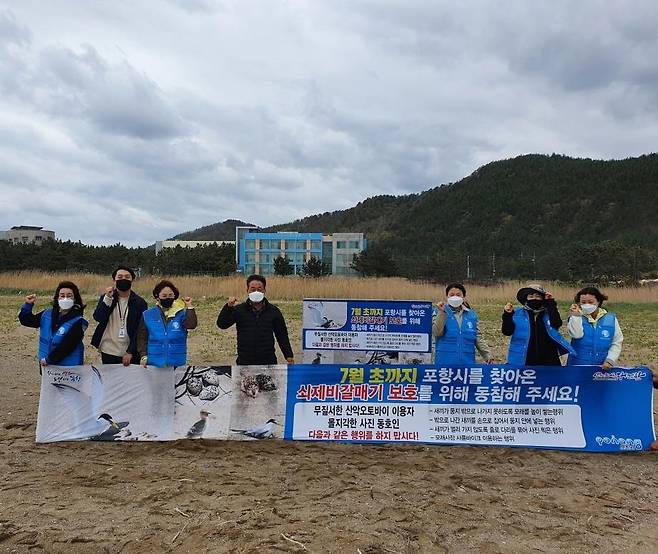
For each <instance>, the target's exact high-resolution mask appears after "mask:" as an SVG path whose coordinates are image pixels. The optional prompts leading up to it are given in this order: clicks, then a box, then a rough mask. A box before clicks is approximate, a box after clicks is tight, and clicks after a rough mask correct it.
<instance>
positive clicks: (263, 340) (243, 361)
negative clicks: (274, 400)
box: [217, 275, 295, 365]
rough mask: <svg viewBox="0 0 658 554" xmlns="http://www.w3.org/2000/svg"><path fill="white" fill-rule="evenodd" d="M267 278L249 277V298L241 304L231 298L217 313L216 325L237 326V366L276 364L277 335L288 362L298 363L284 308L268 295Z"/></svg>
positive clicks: (222, 327)
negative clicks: (275, 344) (268, 298)
mask: <svg viewBox="0 0 658 554" xmlns="http://www.w3.org/2000/svg"><path fill="white" fill-rule="evenodd" d="M266 285H267V281H266V280H265V277H263V276H262V275H250V276H249V277H247V300H246V301H245V302H242V303H241V304H238V303H237V302H238V301H237V299H236V298H234V297H230V298H229V299H228V302H227V303H226V304H225V305H224V307H223V308H222V310H221V311H220V312H219V316H217V327H219V328H220V329H228V328H229V327H231V326H232V325H235V326H236V329H237V337H238V357H237V360H236V363H237V364H238V365H274V364H276V363H277V360H276V352H275V351H274V337H276V340H277V342H278V343H279V348H281V352H283V356H284V357H285V359H286V362H288V363H289V364H293V363H295V359H294V355H293V351H292V347H291V346H290V339H289V338H288V329H287V328H286V322H285V320H284V319H283V314H282V313H281V310H279V308H277V307H276V306H275V305H274V304H270V302H268V300H267V298H265V293H266V290H265V287H266Z"/></svg>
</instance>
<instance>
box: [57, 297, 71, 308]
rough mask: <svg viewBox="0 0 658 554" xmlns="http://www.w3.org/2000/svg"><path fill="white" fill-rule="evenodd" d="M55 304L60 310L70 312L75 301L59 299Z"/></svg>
mask: <svg viewBox="0 0 658 554" xmlns="http://www.w3.org/2000/svg"><path fill="white" fill-rule="evenodd" d="M57 303H58V304H59V309H60V310H70V309H71V308H72V307H73V304H75V300H73V298H59V299H58V300H57Z"/></svg>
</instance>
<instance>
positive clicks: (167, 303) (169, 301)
mask: <svg viewBox="0 0 658 554" xmlns="http://www.w3.org/2000/svg"><path fill="white" fill-rule="evenodd" d="M158 300H159V301H160V306H162V307H163V308H164V309H165V310H168V309H169V308H171V307H172V306H173V305H174V299H173V298H159V299H158Z"/></svg>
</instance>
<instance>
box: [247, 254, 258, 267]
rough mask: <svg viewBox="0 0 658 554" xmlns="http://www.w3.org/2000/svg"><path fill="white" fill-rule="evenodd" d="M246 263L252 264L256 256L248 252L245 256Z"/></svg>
mask: <svg viewBox="0 0 658 554" xmlns="http://www.w3.org/2000/svg"><path fill="white" fill-rule="evenodd" d="M246 262H247V263H248V264H253V263H255V262H256V254H255V253H253V252H248V253H247V255H246Z"/></svg>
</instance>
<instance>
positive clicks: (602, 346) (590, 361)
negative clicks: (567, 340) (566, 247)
mask: <svg viewBox="0 0 658 554" xmlns="http://www.w3.org/2000/svg"><path fill="white" fill-rule="evenodd" d="M607 299H608V297H607V296H606V295H605V294H603V293H602V292H601V291H600V290H599V289H597V288H596V287H585V288H583V289H581V290H579V291H578V292H577V293H576V296H575V297H574V301H575V304H572V305H571V309H570V310H569V319H568V321H567V329H568V330H569V336H570V337H571V346H572V348H573V349H574V350H575V351H576V352H575V353H574V354H572V355H570V356H569V362H568V364H569V365H599V366H601V367H602V368H603V369H610V368H611V367H613V366H614V365H615V364H616V363H617V360H619V355H620V354H621V344H622V342H623V341H624V335H623V334H622V332H621V329H620V327H619V322H618V321H617V316H616V315H615V314H614V313H612V312H608V311H607V310H605V309H604V308H603V302H605V301H606V300H607Z"/></svg>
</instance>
